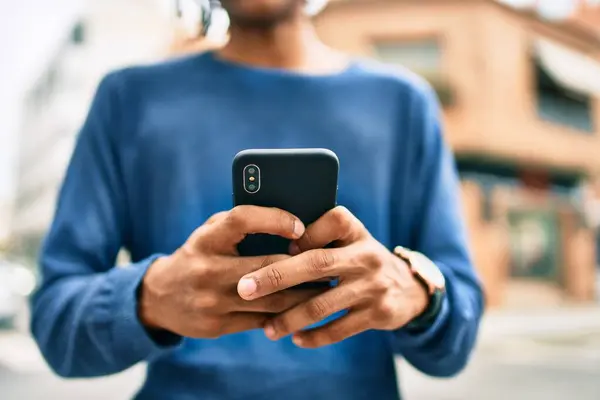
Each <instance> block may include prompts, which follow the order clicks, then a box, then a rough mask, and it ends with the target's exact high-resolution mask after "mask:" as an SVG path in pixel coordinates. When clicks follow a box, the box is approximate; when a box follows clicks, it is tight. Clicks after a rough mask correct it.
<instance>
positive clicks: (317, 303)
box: [306, 299, 330, 321]
mask: <svg viewBox="0 0 600 400" xmlns="http://www.w3.org/2000/svg"><path fill="white" fill-rule="evenodd" d="M329 309H330V305H329V303H328V301H327V300H325V299H314V300H312V301H310V302H309V303H307V304H306V315H307V316H308V317H309V318H310V319H311V320H312V321H320V320H322V319H323V318H325V317H327V315H328V310H329Z"/></svg>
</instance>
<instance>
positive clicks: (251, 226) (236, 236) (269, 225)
mask: <svg viewBox="0 0 600 400" xmlns="http://www.w3.org/2000/svg"><path fill="white" fill-rule="evenodd" d="M206 228H207V230H206V232H205V234H204V235H201V236H200V237H199V238H197V240H196V243H195V244H196V245H197V246H198V247H201V248H204V249H210V250H213V251H226V252H231V251H232V250H234V249H235V247H236V245H237V244H238V243H239V242H241V241H242V240H243V239H244V238H245V237H246V236H247V235H249V234H254V233H266V234H269V235H276V236H282V237H285V238H288V239H297V238H299V237H300V236H302V234H304V224H302V221H300V220H299V219H298V218H296V217H295V216H293V215H292V214H290V213H288V212H287V211H283V210H280V209H278V208H269V207H257V206H238V207H235V208H233V209H232V210H230V211H228V212H227V213H226V215H225V216H223V217H221V218H220V219H218V220H217V221H215V222H214V223H211V224H210V225H208V226H206Z"/></svg>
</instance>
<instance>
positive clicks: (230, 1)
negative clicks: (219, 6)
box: [222, 0, 303, 28]
mask: <svg viewBox="0 0 600 400" xmlns="http://www.w3.org/2000/svg"><path fill="white" fill-rule="evenodd" d="M222 3H224V4H223V5H224V7H225V9H226V10H227V11H228V13H229V17H230V19H231V22H232V24H233V25H236V26H241V27H248V28H269V27H273V26H276V25H278V24H280V23H282V22H285V21H287V20H289V19H291V18H293V16H294V15H295V14H296V13H297V12H298V10H299V7H300V5H301V4H303V1H299V0H226V1H223V2H222Z"/></svg>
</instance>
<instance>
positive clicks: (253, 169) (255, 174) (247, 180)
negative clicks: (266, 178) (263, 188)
mask: <svg viewBox="0 0 600 400" xmlns="http://www.w3.org/2000/svg"><path fill="white" fill-rule="evenodd" d="M244 189H245V190H246V192H248V193H252V194H254V193H256V192H258V191H259V190H260V169H258V167H257V166H256V165H253V164H251V165H247V166H246V167H244Z"/></svg>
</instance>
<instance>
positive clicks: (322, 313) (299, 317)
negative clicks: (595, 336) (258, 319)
mask: <svg viewBox="0 0 600 400" xmlns="http://www.w3.org/2000/svg"><path fill="white" fill-rule="evenodd" d="M359 301H360V296H359V291H358V290H357V289H355V286H352V285H348V286H338V287H336V288H334V289H331V290H329V291H327V292H326V293H323V294H322V295H320V296H317V297H313V298H310V299H309V300H308V301H306V302H305V303H302V304H300V305H298V306H296V307H294V308H292V309H290V310H289V311H286V312H284V313H283V314H281V315H278V316H276V317H275V318H273V319H271V320H270V321H269V322H268V323H267V324H266V325H265V334H266V335H267V337H268V338H269V339H272V340H277V339H280V338H282V337H284V336H287V335H289V334H291V333H295V332H298V331H300V330H302V329H304V328H306V327H308V326H310V325H313V324H315V323H317V322H320V321H322V320H324V319H325V318H327V317H329V316H330V315H332V314H335V313H337V312H339V311H342V310H346V309H348V308H350V307H352V306H354V305H356V304H357V303H358V302H359Z"/></svg>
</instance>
